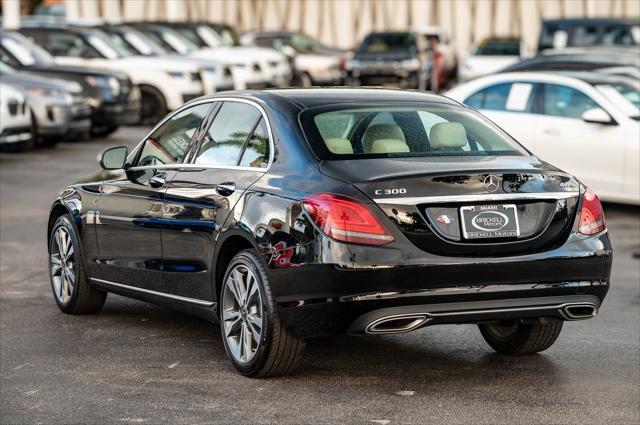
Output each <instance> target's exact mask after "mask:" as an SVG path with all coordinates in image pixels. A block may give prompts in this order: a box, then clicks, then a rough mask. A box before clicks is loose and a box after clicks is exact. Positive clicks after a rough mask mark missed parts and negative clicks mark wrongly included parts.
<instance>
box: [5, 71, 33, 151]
mask: <svg viewBox="0 0 640 425" xmlns="http://www.w3.org/2000/svg"><path fill="white" fill-rule="evenodd" d="M32 143H33V142H32V138H31V113H30V112H29V107H28V106H27V101H26V99H25V97H24V95H23V94H22V93H20V92H19V91H18V90H16V89H14V88H13V87H11V86H10V85H7V84H2V83H0V146H2V147H3V148H4V147H6V146H11V147H12V148H14V149H16V150H22V149H26V148H28V147H30V146H31V145H32Z"/></svg>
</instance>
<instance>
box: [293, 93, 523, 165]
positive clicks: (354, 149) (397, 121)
mask: <svg viewBox="0 0 640 425" xmlns="http://www.w3.org/2000/svg"><path fill="white" fill-rule="evenodd" d="M301 122H302V127H303V129H304V130H305V132H306V134H307V138H308V140H309V142H310V144H311V146H312V148H313V150H314V151H315V153H316V155H318V156H319V157H320V158H321V159H357V158H376V157H396V158H403V157H424V156H455V155H459V156H479V155H484V156H486V155H528V154H529V153H528V152H527V151H526V150H525V149H524V148H522V147H521V146H520V145H519V144H518V143H517V142H515V141H514V140H513V139H512V138H510V137H509V136H508V135H507V134H506V133H504V132H503V131H501V130H500V129H499V128H498V127H496V126H495V125H493V124H492V123H491V122H489V121H488V120H486V119H485V118H483V117H482V116H481V115H480V114H477V113H475V112H473V111H471V110H469V109H464V108H460V107H457V106H455V107H452V106H450V105H442V104H430V105H424V104H422V103H419V104H415V105H405V106H371V105H367V106H362V107H354V106H345V105H338V106H331V107H320V108H313V109H310V110H307V111H305V112H304V113H303V114H302V115H301Z"/></svg>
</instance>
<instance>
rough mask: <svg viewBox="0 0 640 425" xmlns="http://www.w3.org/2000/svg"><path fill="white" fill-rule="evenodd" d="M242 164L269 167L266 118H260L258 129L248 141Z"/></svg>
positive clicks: (244, 165)
mask: <svg viewBox="0 0 640 425" xmlns="http://www.w3.org/2000/svg"><path fill="white" fill-rule="evenodd" d="M240 165H241V166H243V167H257V168H267V165H269V132H268V131H267V125H266V124H265V122H264V118H261V119H260V122H259V123H258V125H257V127H256V129H255V130H254V131H253V134H252V135H251V137H250V138H249V141H248V142H247V146H246V148H245V150H244V153H243V154H242V160H241V161H240Z"/></svg>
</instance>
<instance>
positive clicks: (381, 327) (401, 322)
mask: <svg viewBox="0 0 640 425" xmlns="http://www.w3.org/2000/svg"><path fill="white" fill-rule="evenodd" d="M431 319H432V318H431V317H430V316H429V315H427V314H398V315H394V316H387V317H382V318H380V319H376V320H374V321H373V322H371V323H369V324H368V325H367V327H366V328H365V329H364V331H365V333H368V334H392V333H402V332H409V331H412V330H414V329H417V328H419V327H420V326H422V325H424V324H425V323H427V322H428V321H430V320H431Z"/></svg>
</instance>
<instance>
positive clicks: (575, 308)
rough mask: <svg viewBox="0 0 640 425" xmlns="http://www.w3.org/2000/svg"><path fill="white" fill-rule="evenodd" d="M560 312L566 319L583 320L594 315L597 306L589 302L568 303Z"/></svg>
mask: <svg viewBox="0 0 640 425" xmlns="http://www.w3.org/2000/svg"><path fill="white" fill-rule="evenodd" d="M562 313H563V316H565V318H566V319H567V320H584V319H591V318H592V317H595V316H596V315H597V314H598V308H597V307H596V306H595V304H591V303H579V304H569V305H566V306H564V307H563V308H562Z"/></svg>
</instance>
